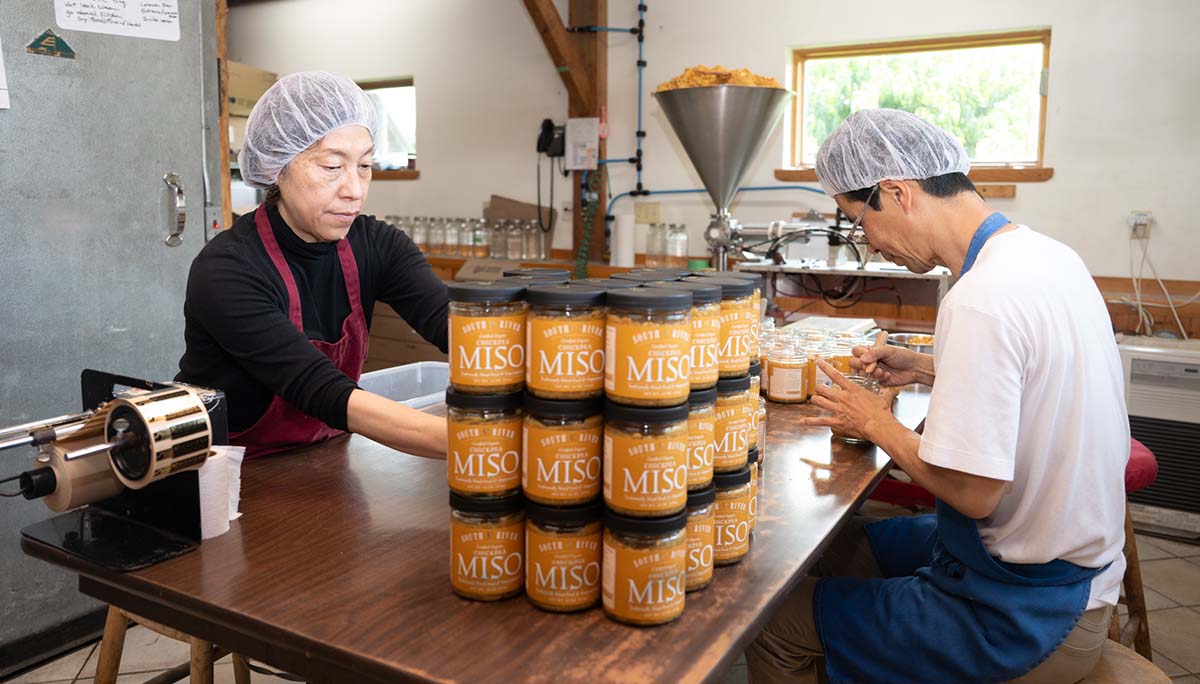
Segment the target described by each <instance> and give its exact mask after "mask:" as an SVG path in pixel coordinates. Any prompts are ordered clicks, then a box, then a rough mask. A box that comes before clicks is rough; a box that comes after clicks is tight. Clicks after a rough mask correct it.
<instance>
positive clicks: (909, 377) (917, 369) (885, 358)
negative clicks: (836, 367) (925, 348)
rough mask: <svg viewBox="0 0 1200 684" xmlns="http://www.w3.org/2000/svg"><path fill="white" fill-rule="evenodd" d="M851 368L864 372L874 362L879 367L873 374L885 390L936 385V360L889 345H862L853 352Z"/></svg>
mask: <svg viewBox="0 0 1200 684" xmlns="http://www.w3.org/2000/svg"><path fill="white" fill-rule="evenodd" d="M851 353H852V354H854V356H853V358H851V359H850V367H851V368H853V369H854V370H855V371H858V372H860V373H861V372H862V371H863V370H865V369H866V367H867V366H869V365H871V364H872V363H874V364H877V365H876V366H875V370H874V371H873V372H872V373H871V377H872V378H874V379H875V380H876V381H877V382H878V383H879V384H880V385H882V386H883V387H901V386H903V385H911V384H913V383H914V382H919V383H921V384H923V385H930V386H932V385H933V375H934V370H933V357H932V356H930V355H929V354H918V353H917V352H915V351H913V350H911V349H905V348H904V347H897V346H895V345H891V344H885V345H882V346H879V347H864V346H858V347H855V348H854V349H852V350H851Z"/></svg>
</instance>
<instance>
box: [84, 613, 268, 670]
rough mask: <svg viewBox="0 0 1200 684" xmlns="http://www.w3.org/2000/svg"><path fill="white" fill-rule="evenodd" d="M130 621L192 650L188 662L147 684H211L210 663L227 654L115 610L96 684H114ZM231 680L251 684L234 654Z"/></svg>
mask: <svg viewBox="0 0 1200 684" xmlns="http://www.w3.org/2000/svg"><path fill="white" fill-rule="evenodd" d="M130 620H132V621H134V622H136V623H138V624H139V625H141V626H143V627H145V628H146V629H148V630H150V631H152V632H155V633H157V634H161V635H163V636H165V637H167V638H168V639H174V640H176V641H182V642H184V643H187V644H189V645H190V646H191V648H192V655H191V659H190V660H189V662H187V663H184V664H182V665H178V666H176V667H173V668H171V669H170V670H167V671H166V672H163V673H161V674H159V675H157V676H155V677H154V678H152V679H150V680H148V681H147V682H146V684H151V683H153V684H168V683H169V682H177V681H179V680H181V679H183V678H184V677H189V676H190V677H191V679H190V681H191V682H192V684H212V681H213V662H214V661H217V660H220V659H221V658H223V657H225V655H226V654H227V653H228V651H226V650H224V649H221V648H218V647H216V646H214V645H213V644H211V643H209V642H207V641H204V640H203V639H197V638H196V637H193V636H188V635H187V634H184V633H183V632H180V631H179V630H175V629H171V628H170V627H165V626H163V625H160V624H158V623H156V622H151V621H150V620H146V619H143V618H140V617H138V616H136V615H133V614H131V613H126V612H125V611H123V610H121V609H120V608H117V607H116V606H109V607H108V618H107V619H106V620H105V622H104V637H103V638H102V639H101V640H100V658H99V661H98V662H97V663H96V678H95V682H96V684H116V681H117V674H118V672H119V670H120V668H121V652H122V651H124V650H125V630H126V629H127V628H128V626H129V621H130ZM233 679H234V681H235V682H236V683H237V684H250V668H249V667H247V665H246V659H245V658H243V657H242V656H240V655H238V654H236V653H234V654H233Z"/></svg>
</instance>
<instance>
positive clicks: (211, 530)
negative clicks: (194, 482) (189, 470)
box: [200, 450, 229, 539]
mask: <svg viewBox="0 0 1200 684" xmlns="http://www.w3.org/2000/svg"><path fill="white" fill-rule="evenodd" d="M228 531H229V464H228V462H227V461H226V458H225V454H224V453H222V452H221V451H217V450H214V451H213V453H211V454H210V455H209V457H208V460H207V461H205V463H204V465H203V466H201V467H200V538H201V539H212V538H213V537H216V536H218V535H222V534H225V533H226V532H228Z"/></svg>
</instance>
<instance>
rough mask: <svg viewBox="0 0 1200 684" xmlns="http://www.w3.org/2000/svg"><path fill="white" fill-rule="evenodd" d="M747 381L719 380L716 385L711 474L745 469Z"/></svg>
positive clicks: (739, 379)
mask: <svg viewBox="0 0 1200 684" xmlns="http://www.w3.org/2000/svg"><path fill="white" fill-rule="evenodd" d="M748 403H750V377H749V376H746V375H743V376H741V377H739V378H721V379H720V380H719V381H718V382H717V415H716V425H715V428H714V437H715V439H716V440H717V450H716V452H715V453H714V454H713V471H714V472H717V473H724V472H729V471H733V470H738V469H739V468H742V467H744V466H745V465H746V453H747V450H748V449H749V444H750V442H749V430H750V414H749V412H748V411H747V410H746V405H747V404H748Z"/></svg>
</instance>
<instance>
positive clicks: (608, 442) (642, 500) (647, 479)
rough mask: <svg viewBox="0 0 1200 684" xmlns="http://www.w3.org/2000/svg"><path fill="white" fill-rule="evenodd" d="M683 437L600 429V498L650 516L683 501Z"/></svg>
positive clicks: (672, 509)
mask: <svg viewBox="0 0 1200 684" xmlns="http://www.w3.org/2000/svg"><path fill="white" fill-rule="evenodd" d="M687 463H688V459H687V438H686V437H684V436H680V437H670V436H659V437H641V436H637V437H633V436H626V435H622V434H614V433H613V432H612V431H611V430H606V431H605V433H604V502H605V503H606V504H608V506H609V508H613V509H616V510H617V511H618V512H632V513H634V514H637V513H642V514H645V515H647V516H650V517H653V516H655V515H669V514H671V513H674V512H676V511H678V510H680V509H682V508H683V507H684V505H685V504H687V475H688V473H687V471H688V467H687Z"/></svg>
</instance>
